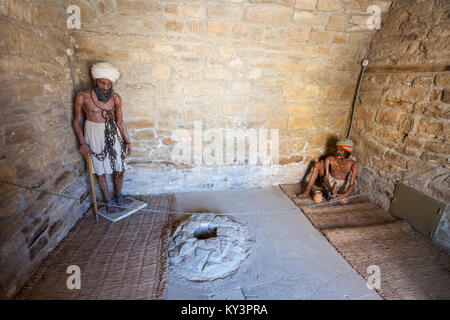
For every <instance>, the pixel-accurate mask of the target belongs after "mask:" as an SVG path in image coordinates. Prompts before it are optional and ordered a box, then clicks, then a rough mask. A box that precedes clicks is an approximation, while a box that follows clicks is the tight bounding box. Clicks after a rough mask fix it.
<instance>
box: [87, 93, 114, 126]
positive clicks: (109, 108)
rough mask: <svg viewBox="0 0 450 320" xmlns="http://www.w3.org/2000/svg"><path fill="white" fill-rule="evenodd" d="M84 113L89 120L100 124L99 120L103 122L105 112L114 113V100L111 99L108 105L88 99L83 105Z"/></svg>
mask: <svg viewBox="0 0 450 320" xmlns="http://www.w3.org/2000/svg"><path fill="white" fill-rule="evenodd" d="M83 109H84V112H85V114H86V116H87V118H88V120H93V121H96V122H100V121H98V120H103V121H104V119H103V115H104V113H105V112H114V109H115V104H114V99H110V100H109V101H108V102H106V103H101V102H99V101H94V100H93V99H92V98H91V97H89V96H88V97H87V99H86V100H85V103H84V105H83Z"/></svg>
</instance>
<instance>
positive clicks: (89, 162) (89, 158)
mask: <svg viewBox="0 0 450 320" xmlns="http://www.w3.org/2000/svg"><path fill="white" fill-rule="evenodd" d="M87 160H88V166H89V177H90V178H91V189H92V198H93V199H94V212H95V220H96V221H98V209H97V199H96V197H95V186H94V177H93V176H92V164H91V155H90V154H89V153H88V155H87Z"/></svg>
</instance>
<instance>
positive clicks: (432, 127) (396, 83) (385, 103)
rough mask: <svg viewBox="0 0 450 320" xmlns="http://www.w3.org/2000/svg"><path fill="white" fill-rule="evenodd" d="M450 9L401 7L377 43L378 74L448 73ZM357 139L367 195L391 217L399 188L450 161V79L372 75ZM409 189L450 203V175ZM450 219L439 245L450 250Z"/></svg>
mask: <svg viewBox="0 0 450 320" xmlns="http://www.w3.org/2000/svg"><path fill="white" fill-rule="evenodd" d="M449 9H450V2H448V1H444V0H442V1H440V0H437V1H395V2H394V4H393V5H392V7H391V9H390V11H389V13H388V15H387V16H386V17H385V19H383V26H382V28H381V30H379V31H378V32H377V33H376V35H375V36H374V38H373V40H372V42H371V46H370V50H369V56H368V58H369V60H370V66H372V67H376V66H392V65H416V66H417V65H428V66H432V65H439V64H447V65H448V64H449V57H450V46H449V39H450V37H449V36H450V30H449V28H448V25H449V23H450V21H449V17H450V16H449ZM352 139H354V140H355V141H356V143H357V147H356V155H357V156H358V157H359V159H360V160H361V163H362V165H363V169H362V172H361V174H362V175H361V179H360V189H361V190H362V191H363V192H369V191H372V190H375V191H376V193H375V194H374V195H373V200H374V201H375V203H377V204H378V205H380V206H381V207H382V208H383V209H385V210H388V209H389V206H390V201H391V200H392V197H393V192H394V188H395V186H394V183H395V181H397V180H403V179H405V178H407V177H409V176H412V175H414V174H415V173H418V172H421V171H423V170H426V169H427V168H432V167H434V166H437V165H439V164H442V165H445V164H446V163H448V161H449V156H450V73H449V72H428V73H424V72H416V73H413V72H401V73H380V74H366V76H365V78H364V81H363V84H362V88H361V95H360V103H359V105H358V110H357V114H356V121H355V128H354V132H353V134H352ZM446 166H447V168H450V165H449V164H447V165H446ZM406 184H408V185H410V186H412V187H414V188H415V189H417V190H419V191H421V192H423V193H425V194H427V195H429V196H431V197H432V198H434V199H437V200H439V201H442V202H444V203H446V204H449V203H450V177H449V170H448V169H444V168H439V169H436V170H434V171H431V172H428V173H427V174H424V175H421V176H419V177H417V178H415V179H412V180H409V181H408V182H407V183H406ZM447 207H448V206H447ZM449 219H450V217H449V214H448V209H447V212H446V213H444V215H443V216H442V218H441V224H440V226H439V228H438V230H437V232H436V234H435V235H434V237H433V240H434V241H435V242H436V243H438V244H440V245H442V246H444V247H447V248H450V229H449V228H450V223H449Z"/></svg>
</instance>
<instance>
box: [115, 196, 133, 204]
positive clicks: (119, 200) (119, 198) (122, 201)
mask: <svg viewBox="0 0 450 320" xmlns="http://www.w3.org/2000/svg"><path fill="white" fill-rule="evenodd" d="M114 200H115V201H116V203H117V205H118V206H127V205H129V204H131V203H133V200H131V199H128V198H125V197H124V196H123V195H122V194H119V195H117V196H116V197H115V198H114Z"/></svg>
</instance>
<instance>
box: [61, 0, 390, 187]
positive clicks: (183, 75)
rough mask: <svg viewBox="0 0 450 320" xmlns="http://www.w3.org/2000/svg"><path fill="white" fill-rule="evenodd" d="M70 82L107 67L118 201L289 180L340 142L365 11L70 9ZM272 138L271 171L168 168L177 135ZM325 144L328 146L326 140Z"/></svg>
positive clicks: (231, 5) (284, 5)
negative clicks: (119, 147) (125, 135)
mask: <svg viewBox="0 0 450 320" xmlns="http://www.w3.org/2000/svg"><path fill="white" fill-rule="evenodd" d="M67 3H70V4H76V5H78V6H79V7H80V8H81V21H82V26H81V29H80V30H73V31H71V32H70V35H71V40H72V42H73V45H74V48H75V51H76V56H77V61H78V64H77V75H78V77H79V78H80V80H81V83H82V84H83V86H84V87H85V88H88V87H90V86H91V85H92V82H91V79H90V73H89V68H90V67H91V65H92V63H94V62H97V61H103V60H106V61H110V62H112V63H113V64H115V65H116V66H117V67H118V68H119V69H120V71H121V74H122V76H121V79H120V80H119V82H118V83H117V85H116V87H115V90H116V91H117V92H118V93H119V94H121V96H122V99H123V102H124V117H125V122H126V125H127V127H128V130H129V132H130V134H131V139H132V143H133V154H132V157H131V159H130V161H129V168H128V174H127V178H126V181H125V191H126V192H128V193H141V192H142V190H145V191H146V192H165V191H182V190H193V189H201V188H230V187H252V186H262V185H273V184H277V183H281V182H296V181H298V180H299V179H301V177H302V175H303V173H304V171H305V170H306V168H307V165H308V164H309V162H310V161H311V160H312V159H316V158H317V157H318V156H319V155H321V154H323V153H324V152H325V150H326V147H327V143H330V140H331V141H336V139H337V138H338V137H341V136H343V135H345V134H346V129H347V126H348V119H349V112H350V107H351V100H352V96H353V92H354V88H355V84H356V80H357V76H358V72H359V69H360V61H361V59H362V58H363V57H365V55H366V53H367V49H368V44H369V41H370V39H371V37H372V36H373V34H374V33H375V31H373V30H369V29H368V28H367V25H366V20H367V18H368V16H369V15H368V14H367V13H366V10H367V7H368V6H369V5H373V4H377V5H378V6H379V7H380V9H381V11H382V12H383V13H384V12H385V11H387V10H388V8H389V6H390V4H391V1H375V2H371V1H359V0H350V1H341V0H298V1H294V0H280V1H278V0H277V1H275V0H273V1H255V0H229V1H228V0H227V1H223V0H222V1H214V0H211V1H156V0H145V1H144V0H135V1H129V0H110V1H102V0H73V1H67ZM194 121H202V125H203V129H204V130H207V129H210V128H219V129H221V130H225V128H242V129H248V128H254V129H259V128H265V129H278V130H279V137H280V139H279V143H280V145H279V150H280V155H279V159H280V162H279V165H272V166H265V167H264V166H249V164H248V163H246V164H242V163H241V164H236V165H228V166H227V165H224V166H218V165H209V166H208V165H205V164H193V165H175V164H174V163H173V161H172V159H171V150H172V148H173V146H174V143H175V141H173V140H172V139H171V136H172V133H173V132H174V130H176V129H180V128H182V129H188V130H192V129H193V125H194ZM331 144H332V143H331Z"/></svg>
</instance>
